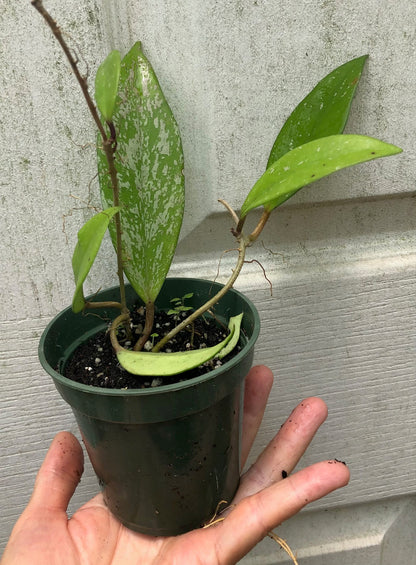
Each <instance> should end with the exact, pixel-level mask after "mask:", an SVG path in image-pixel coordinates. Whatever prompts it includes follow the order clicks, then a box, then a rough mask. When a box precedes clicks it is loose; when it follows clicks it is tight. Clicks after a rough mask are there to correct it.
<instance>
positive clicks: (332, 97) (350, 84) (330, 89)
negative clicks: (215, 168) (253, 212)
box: [267, 55, 368, 167]
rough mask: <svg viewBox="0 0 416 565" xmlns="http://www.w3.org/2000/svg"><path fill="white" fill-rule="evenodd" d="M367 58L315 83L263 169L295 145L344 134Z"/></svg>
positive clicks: (280, 135)
mask: <svg viewBox="0 0 416 565" xmlns="http://www.w3.org/2000/svg"><path fill="white" fill-rule="evenodd" d="M367 58H368V55H363V56H362V57H358V58H357V59H353V60H352V61H349V62H348V63H345V64H344V65H341V66H340V67H337V68H336V69H335V70H333V71H332V72H331V73H329V74H328V75H327V76H326V77H325V78H323V79H322V80H321V81H320V82H318V84H317V85H316V86H315V88H314V89H313V90H312V91H311V92H310V93H309V94H308V95H307V96H306V98H304V99H303V100H302V102H301V103H300V104H299V105H298V106H297V107H296V108H295V110H294V111H293V112H292V114H291V115H290V116H289V118H288V119H287V121H286V122H285V124H284V125H283V127H282V129H281V131H280V133H279V135H278V136H277V139H276V141H275V142H274V145H273V148H272V151H271V153H270V157H269V161H268V163H267V167H270V165H272V164H273V163H274V162H275V161H277V160H278V159H280V157H282V156H283V155H284V154H285V153H287V152H288V151H291V150H292V149H294V148H295V147H298V146H299V145H304V144H305V143H308V142H309V141H313V140H314V139H319V138H320V137H327V136H329V135H336V134H339V133H342V132H343V131H344V127H345V124H346V122H347V119H348V115H349V112H350V108H351V102H352V99H353V97H354V93H355V90H356V88H357V85H358V82H359V80H360V77H361V73H362V70H363V67H364V64H365V62H366V60H367Z"/></svg>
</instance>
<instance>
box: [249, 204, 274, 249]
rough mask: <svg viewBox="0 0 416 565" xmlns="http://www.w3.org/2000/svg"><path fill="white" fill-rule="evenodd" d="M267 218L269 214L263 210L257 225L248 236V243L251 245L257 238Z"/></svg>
mask: <svg viewBox="0 0 416 565" xmlns="http://www.w3.org/2000/svg"><path fill="white" fill-rule="evenodd" d="M269 217H270V212H269V211H268V210H263V214H262V215H261V218H260V220H259V223H258V224H257V226H256V227H255V228H254V230H253V231H252V232H251V234H250V235H249V236H248V240H249V241H250V243H253V242H254V241H256V239H257V238H258V237H259V235H260V234H261V232H262V231H263V228H264V226H265V225H266V222H267V220H268V219H269Z"/></svg>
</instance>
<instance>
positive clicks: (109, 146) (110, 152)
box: [32, 0, 128, 313]
mask: <svg viewBox="0 0 416 565" xmlns="http://www.w3.org/2000/svg"><path fill="white" fill-rule="evenodd" d="M32 5H33V6H34V7H35V8H36V10H37V11H38V12H39V13H40V14H41V15H42V16H43V18H44V19H45V21H46V22H47V24H48V25H49V27H50V28H51V30H52V33H53V34H54V36H55V38H56V39H57V40H58V42H59V44H60V46H61V47H62V50H63V51H64V53H65V55H66V57H67V59H68V61H69V64H70V65H71V68H72V71H73V73H74V75H75V77H76V79H77V81H78V83H79V85H80V87H81V90H82V93H83V95H84V98H85V101H86V102H87V106H88V109H89V111H90V114H91V116H92V118H93V120H94V122H95V124H96V126H97V128H98V131H99V132H100V136H101V139H102V142H103V149H104V153H105V156H106V158H107V163H108V167H109V173H110V178H111V186H112V189H113V200H114V206H119V205H120V200H119V186H118V178H117V170H116V167H115V162H114V143H115V139H114V138H113V135H112V136H111V137H108V135H107V133H106V131H105V128H104V126H103V124H102V122H101V119H100V116H99V115H98V111H97V108H96V106H95V104H94V102H93V100H92V98H91V96H90V93H89V91H88V83H87V80H86V78H85V77H84V76H83V75H82V74H81V73H80V72H79V69H78V60H77V59H76V58H75V57H74V56H73V54H72V52H71V50H70V48H69V47H68V45H67V43H66V41H65V40H64V38H63V36H62V33H61V30H60V28H59V26H58V24H57V23H56V21H55V20H54V19H53V18H52V16H51V15H50V14H49V12H48V11H47V10H46V8H45V7H44V6H43V3H42V0H32ZM109 127H110V131H113V130H114V128H112V124H109ZM114 219H115V223H116V254H117V275H118V280H119V285H120V302H121V310H122V312H123V313H127V312H128V308H127V305H126V291H125V286H124V278H123V254H122V245H121V221H120V213H119V212H118V213H117V214H116V215H115V217H114Z"/></svg>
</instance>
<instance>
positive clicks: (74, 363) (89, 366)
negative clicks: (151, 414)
mask: <svg viewBox="0 0 416 565" xmlns="http://www.w3.org/2000/svg"><path fill="white" fill-rule="evenodd" d="M187 315H189V312H180V313H178V314H177V315H172V314H170V315H168V314H167V313H166V312H163V311H161V312H157V313H156V315H155V324H154V331H153V333H154V334H158V335H157V336H154V337H151V338H150V340H149V341H148V342H147V343H146V344H145V347H144V349H147V350H150V349H151V348H152V341H153V340H154V342H155V343H157V341H159V340H160V339H161V338H162V337H163V336H164V335H166V334H167V333H168V332H169V331H170V330H171V329H172V328H173V327H174V326H176V325H177V324H178V323H179V322H180V321H181V320H182V318H185V317H186V316H187ZM131 319H132V334H133V339H132V340H129V339H127V338H126V336H125V334H124V330H122V329H121V328H120V329H119V331H118V334H117V336H118V340H119V342H120V343H121V345H123V347H126V348H129V347H130V348H131V347H132V345H134V342H135V341H136V340H137V339H138V338H139V337H140V335H141V332H142V330H143V326H144V321H145V317H144V309H143V308H142V307H140V308H138V309H133V310H132V312H131ZM227 335H228V328H227V327H222V326H220V325H219V324H218V322H217V321H215V320H214V319H212V318H211V317H208V316H205V317H201V318H198V319H197V320H195V322H194V323H193V324H192V326H188V327H187V328H186V329H185V330H182V331H181V332H179V334H177V335H176V336H175V338H173V339H172V340H171V341H170V342H168V343H167V345H166V347H165V348H164V349H163V351H165V352H167V353H168V352H175V351H187V350H189V349H201V348H204V347H211V346H212V345H216V344H217V343H219V342H220V341H222V340H223V339H225V337H226V336H227ZM132 341H133V344H132ZM239 350H240V347H239V346H237V347H236V348H235V349H234V351H232V352H231V353H230V354H229V355H227V356H226V357H224V359H221V360H219V359H211V360H210V361H207V362H206V363H205V364H204V365H201V366H200V367H197V368H195V369H192V370H190V371H187V372H186V373H181V374H179V375H174V376H169V377H142V376H137V375H132V374H131V373H129V372H128V371H126V370H125V369H123V368H122V367H121V366H120V365H119V363H118V360H117V357H116V355H115V353H114V351H113V348H112V346H111V343H110V336H109V332H108V331H106V332H101V333H98V334H96V335H95V336H94V337H93V338H91V339H90V340H89V341H87V342H85V343H84V344H82V345H81V346H80V347H78V349H76V350H75V352H74V354H73V355H72V357H71V358H70V359H69V361H68V363H67V364H66V367H65V369H64V375H65V377H67V378H69V379H71V380H73V381H76V382H79V383H83V384H86V385H92V386H96V387H101V388H114V389H126V388H127V389H129V388H136V389H137V388H150V387H157V386H161V385H167V384H172V383H177V382H181V381H185V380H188V379H191V378H194V377H197V376H200V375H203V374H205V373H208V372H209V371H212V370H213V369H215V368H217V367H218V366H221V365H222V364H223V363H225V362H227V360H228V359H230V358H232V357H233V356H235V355H236V353H238V351H239Z"/></svg>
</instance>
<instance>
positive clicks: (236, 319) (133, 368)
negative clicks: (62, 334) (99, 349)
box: [117, 314, 243, 377]
mask: <svg viewBox="0 0 416 565" xmlns="http://www.w3.org/2000/svg"><path fill="white" fill-rule="evenodd" d="M242 317H243V314H239V315H238V316H233V317H232V318H230V321H229V324H228V328H229V330H230V333H229V334H228V335H227V337H226V338H225V339H224V340H223V341H222V342H221V343H218V344H217V345H214V346H213V347H207V348H205V349H194V350H192V351H185V352H181V351H180V352H177V353H151V352H149V353H147V352H144V351H130V350H127V349H124V348H122V347H120V349H119V350H118V351H117V359H118V361H119V363H120V365H121V366H122V367H124V369H126V371H129V372H130V373H132V374H133V375H143V376H161V377H162V376H169V375H177V374H179V373H183V372H184V371H189V370H190V369H193V368H194V367H199V365H202V364H203V363H205V362H206V361H209V360H210V359H212V358H213V357H215V356H216V355H218V354H219V355H218V357H220V352H221V350H223V349H224V348H227V349H226V352H227V353H230V351H232V349H234V347H235V346H236V345H237V343H238V339H239V336H240V326H241V320H242ZM230 343H233V347H228V344H230Z"/></svg>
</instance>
